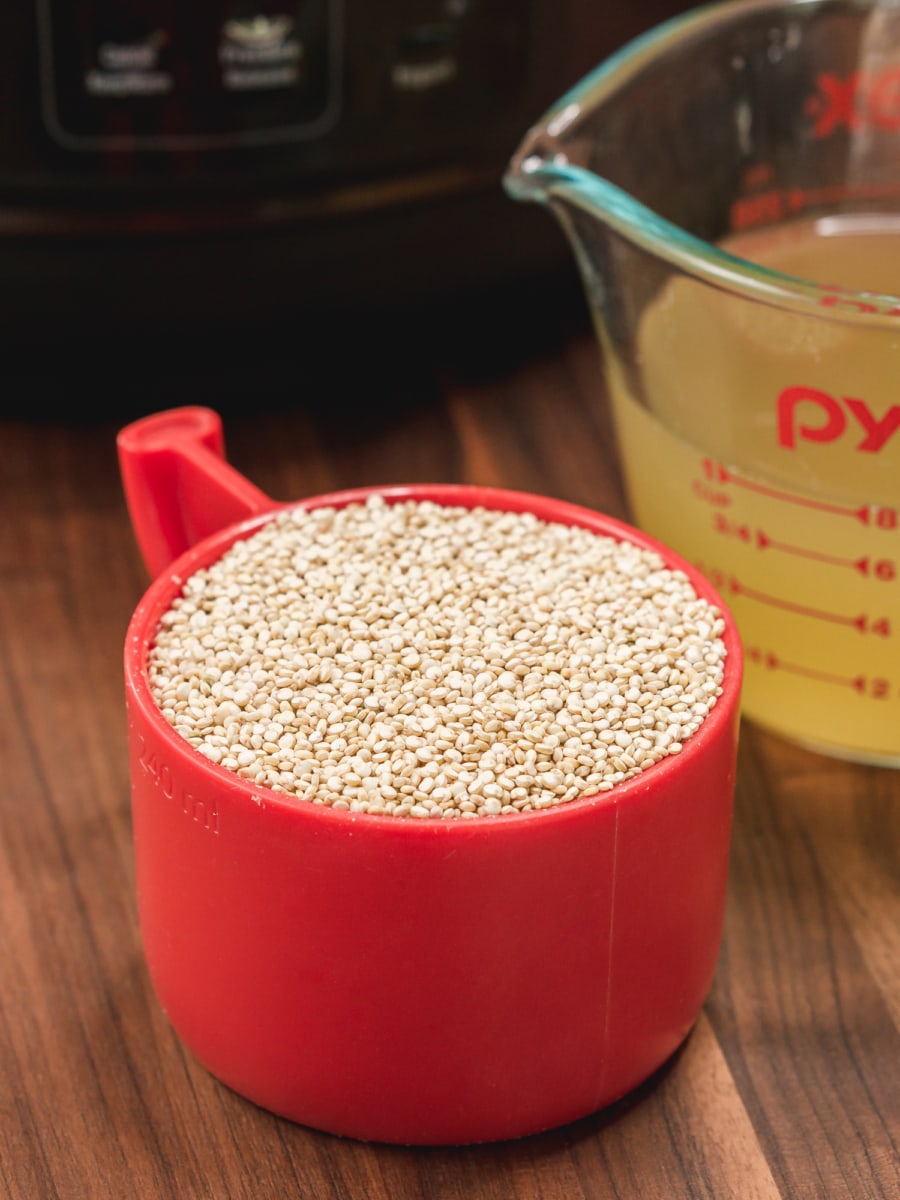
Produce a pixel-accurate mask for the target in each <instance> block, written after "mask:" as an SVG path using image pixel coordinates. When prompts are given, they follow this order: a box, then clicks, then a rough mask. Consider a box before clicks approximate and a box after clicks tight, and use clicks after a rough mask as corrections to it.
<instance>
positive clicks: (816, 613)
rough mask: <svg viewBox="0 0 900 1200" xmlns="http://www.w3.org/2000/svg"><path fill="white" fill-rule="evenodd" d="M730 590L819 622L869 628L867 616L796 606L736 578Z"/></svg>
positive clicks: (731, 581)
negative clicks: (845, 614) (846, 614)
mask: <svg viewBox="0 0 900 1200" xmlns="http://www.w3.org/2000/svg"><path fill="white" fill-rule="evenodd" d="M728 588H729V591H731V592H732V594H733V595H735V596H746V597H747V598H748V599H749V600H756V601H758V602H759V603H760V604H769V605H772V606H773V607H774V608H783V609H785V610H786V611H787V612H794V613H797V614H798V615H799V616H801V617H814V618H815V619H816V620H818V621H830V622H831V623H832V624H834V625H847V626H849V627H850V628H851V629H858V630H859V632H860V633H865V632H866V631H867V630H868V628H869V618H868V617H867V616H865V614H863V615H861V616H858V617H846V616H843V615H842V614H841V613H834V612H827V611H825V610H824V609H820V608H808V607H807V606H806V605H803V604H795V603H794V602H793V601H792V600H785V599H783V598H782V597H781V596H771V595H769V594H768V593H767V592H758V591H756V589H755V588H748V587H745V586H744V584H742V583H741V582H740V580H738V579H735V578H734V576H732V577H731V579H729V580H728Z"/></svg>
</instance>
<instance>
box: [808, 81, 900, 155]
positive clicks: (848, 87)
mask: <svg viewBox="0 0 900 1200" xmlns="http://www.w3.org/2000/svg"><path fill="white" fill-rule="evenodd" d="M816 88H817V91H816V92H814V93H813V95H812V96H811V97H810V98H809V101H808V102H807V112H808V113H809V114H810V115H811V116H812V117H813V118H814V122H815V123H814V125H813V137H815V138H825V137H828V136H829V135H830V134H832V133H834V132H835V130H837V129H840V128H841V127H845V128H846V129H848V130H857V129H861V128H863V127H864V126H865V125H872V126H874V127H875V128H877V129H894V130H896V129H900V67H887V68H885V70H883V71H878V72H875V73H873V74H862V73H861V72H859V71H854V72H853V74H852V75H847V76H845V77H844V78H841V77H840V76H838V75H833V74H831V73H829V72H823V73H822V74H821V75H819V76H818V77H817V78H816Z"/></svg>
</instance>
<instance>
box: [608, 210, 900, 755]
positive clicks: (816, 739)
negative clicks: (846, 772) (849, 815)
mask: <svg viewBox="0 0 900 1200" xmlns="http://www.w3.org/2000/svg"><path fill="white" fill-rule="evenodd" d="M725 248H726V249H730V250H731V251H732V252H733V253H736V254H738V255H740V256H741V257H745V258H751V259H753V260H754V261H756V262H759V263H762V264H764V265H769V266H772V267H775V268H776V269H778V270H781V271H784V272H786V273H788V274H793V275H797V276H800V277H804V278H807V279H810V280H814V281H816V282H819V283H823V284H827V285H835V286H842V287H844V288H862V287H865V288H866V289H867V290H868V291H870V292H880V293H884V294H887V295H890V294H893V293H897V292H900V221H898V220H893V221H891V220H890V219H889V218H880V219H878V220H877V221H876V220H873V219H869V220H867V221H858V220H851V219H843V218H842V219H840V220H838V219H837V218H833V219H830V220H829V221H827V222H819V223H818V224H813V223H805V224H798V225H795V226H793V227H790V228H787V227H783V228H781V229H779V230H776V231H768V232H767V233H755V234H751V235H741V236H740V237H737V238H735V239H733V240H731V241H729V242H728V243H726V246H725ZM835 300H836V303H835V307H834V311H839V310H840V305H841V303H845V301H842V300H841V297H840V293H837V292H836V293H835ZM896 328H897V333H896V334H894V333H893V331H892V329H891V330H888V331H885V330H884V329H883V328H882V329H880V330H872V329H863V328H861V327H860V326H859V325H852V324H850V323H842V322H836V321H833V320H816V319H815V318H809V317H805V316H799V315H795V314H792V313H784V312H780V311H778V310H776V309H773V308H767V307H765V306H763V305H760V304H758V303H753V302H750V301H747V300H743V299H741V298H739V297H734V296H731V295H727V294H725V293H722V292H719V291H716V290H715V289H712V288H710V287H708V286H706V285H702V284H699V283H697V282H695V281H693V280H690V279H687V278H678V279H675V280H673V281H672V282H671V283H670V284H669V285H668V286H667V288H666V289H664V291H663V292H662V293H661V294H660V295H659V296H658V297H657V298H656V299H655V300H654V301H653V303H652V304H651V306H650V307H649V308H648V309H647V310H646V312H645V313H644V315H643V318H642V321H641V324H640V328H639V334H638V355H639V360H638V364H637V366H638V372H639V374H640V377H641V378H642V381H643V383H642V386H643V389H644V396H643V400H644V403H643V404H641V403H639V402H638V400H637V399H636V398H635V396H634V394H633V391H632V387H631V386H630V385H629V384H628V382H627V381H626V373H625V372H624V371H623V369H622V368H621V366H620V364H619V363H618V362H617V360H616V358H615V355H614V353H612V352H610V353H609V354H608V357H607V366H608V373H609V379H610V390H611V396H612V403H613V409H614V416H615V421H616V427H617V434H618V438H619V443H620V449H621V454H622V461H623V468H624V473H625V480H626V485H627V488H628V492H629V498H630V503H631V509H632V518H633V520H634V522H635V523H636V524H637V525H639V526H641V527H642V528H644V529H645V530H647V531H648V532H649V533H651V534H652V535H653V536H655V537H657V538H658V539H659V540H660V541H663V542H665V543H666V544H668V545H670V546H672V547H673V548H674V549H676V550H677V551H679V553H681V554H682V555H683V556H684V557H685V558H687V559H688V560H689V561H691V562H693V563H695V564H696V565H697V566H698V567H699V568H700V569H701V570H702V571H703V572H704V573H705V574H706V575H707V576H708V577H709V578H710V579H711V580H712V581H713V583H714V584H716V585H717V586H718V588H719V590H720V592H721V594H722V597H723V599H724V601H725V603H726V604H727V605H728V607H729V608H730V609H731V611H732V613H733V614H734V617H735V619H736V621H737V624H738V628H739V631H740V633H741V638H742V641H743V644H744V651H745V658H746V669H745V684H744V712H745V714H746V715H747V716H748V717H749V718H751V719H752V720H755V721H757V722H759V723H760V724H763V725H765V726H767V727H769V728H771V729H773V730H775V731H777V732H779V733H781V734H782V735H784V736H787V737H789V738H792V739H794V740H797V741H801V742H803V743H805V744H807V745H810V746H813V747H816V748H818V749H822V750H824V751H826V752H828V753H832V754H836V755H841V756H845V757H850V758H856V759H861V760H864V761H871V762H884V763H892V764H900V591H898V589H900V314H898V316H897V325H896ZM601 336H602V331H601ZM895 406H898V407H897V408H896V410H895Z"/></svg>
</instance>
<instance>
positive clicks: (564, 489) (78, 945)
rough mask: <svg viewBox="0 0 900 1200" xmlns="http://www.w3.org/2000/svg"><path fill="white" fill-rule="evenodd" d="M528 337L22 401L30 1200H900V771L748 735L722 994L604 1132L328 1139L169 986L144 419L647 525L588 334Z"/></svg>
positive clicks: (8, 1098) (11, 546) (12, 1031)
mask: <svg viewBox="0 0 900 1200" xmlns="http://www.w3.org/2000/svg"><path fill="white" fill-rule="evenodd" d="M529 344H531V345H532V349H531V351H530V352H521V351H520V353H519V355H518V357H517V358H516V357H513V358H508V359H504V358H503V357H502V356H501V357H500V358H499V359H498V358H497V357H496V356H495V357H493V358H490V359H489V358H486V357H485V358H482V359H477V358H476V359H475V360H473V361H470V362H468V363H467V364H465V367H464V368H461V367H459V366H458V364H456V365H455V364H454V361H453V358H452V355H450V354H449V353H448V352H446V348H445V347H442V346H435V347H433V353H432V354H430V356H429V355H425V354H424V352H421V353H417V354H416V355H414V356H413V358H412V359H411V360H410V361H408V362H406V363H405V365H404V364H403V363H400V362H399V359H398V362H397V366H396V370H393V371H391V370H389V367H390V362H389V361H388V360H389V359H390V357H391V356H390V354H387V355H386V358H385V359H383V360H381V361H380V362H379V363H378V364H376V367H374V368H373V367H372V364H371V362H370V363H368V364H366V363H356V364H348V365H345V367H344V369H343V370H342V371H341V372H339V374H338V376H329V375H328V373H327V372H326V371H324V370H314V371H311V372H310V375H309V377H308V378H307V379H306V381H305V385H304V386H302V387H301V386H300V384H299V383H297V384H296V385H295V383H294V382H293V379H292V378H289V377H287V376H285V375H284V374H283V372H282V371H281V369H280V368H279V367H278V366H277V365H276V367H275V368H273V371H274V376H275V377H277V379H278V380H279V381H280V382H279V384H278V388H277V389H276V388H274V387H273V377H270V378H268V379H267V380H266V381H263V382H264V384H265V386H263V382H261V383H260V387H259V396H258V397H257V398H256V399H255V400H254V403H253V404H252V405H250V406H247V405H246V404H244V405H243V406H242V405H240V404H239V403H236V402H235V398H236V396H239V395H240V393H241V388H247V387H249V386H250V382H248V381H252V379H253V375H252V372H250V371H249V369H248V371H247V373H245V374H244V375H237V376H231V377H230V382H229V373H228V370H227V369H226V368H223V370H222V373H221V375H219V376H216V374H215V372H212V373H210V372H206V373H204V372H203V371H202V370H200V369H199V368H198V369H197V371H196V372H195V373H193V374H185V375H184V376H182V377H179V376H177V375H173V374H169V375H168V376H164V375H163V374H162V373H160V374H159V375H158V376H156V377H147V378H145V379H143V380H142V382H141V384H140V387H139V388H136V389H135V390H134V391H133V392H131V393H129V394H128V395H127V396H126V397H125V398H124V399H123V403H122V410H121V419H120V420H112V421H110V420H104V419H100V418H97V417H93V416H90V415H85V414H81V415H80V416H70V415H68V414H67V413H66V412H64V411H62V412H61V411H58V410H57V411H54V412H50V411H47V412H34V413H33V414H32V413H28V412H27V410H26V409H25V408H22V409H21V410H20V411H15V409H14V408H13V409H10V406H9V405H7V410H6V411H7V413H9V412H10V411H15V415H14V416H9V415H8V416H7V417H6V418H5V419H3V420H2V422H0V505H2V512H3V514H4V519H3V521H2V522H0V711H2V712H3V715H4V720H3V721H2V722H0V762H2V767H3V785H4V786H3V790H2V794H0V1081H2V1084H0V1196H2V1197H4V1200H34V1198H35V1197H37V1198H40V1200H43V1197H48V1198H49V1200H57V1198H58V1200H82V1198H85V1200H106V1198H110V1200H112V1198H115V1200H121V1198H122V1197H123V1196H128V1197H134V1198H135V1200H158V1198H159V1200H161V1198H163V1197H165V1198H169V1197H174V1196H177V1197H179V1200H193V1198H195V1197H196V1198H198V1200H199V1198H206V1197H209V1198H212V1197H216V1198H220V1197H228V1198H229V1200H231V1198H236V1200H243V1198H244V1197H246V1198H248V1200H249V1198H250V1197H252V1198H253V1200H268V1198H270V1197H271V1198H272V1200H274V1198H276V1197H283V1196H286V1195H292V1196H299V1197H304V1198H305V1197H309V1198H313V1197H315V1198H316V1200H356V1198H362V1197H365V1198H366V1200H463V1198H465V1200H613V1198H615V1200H622V1198H632V1197H635V1198H636V1197H639V1198H640V1200H657V1198H658V1200H681V1198H684V1200H699V1198H704V1200H705V1198H715V1200H722V1198H725V1197H732V1196H735V1197H737V1196H739V1197H741V1200H779V1198H783V1200H807V1198H810V1200H812V1198H813V1197H814V1198H815V1200H844V1198H845V1197H852V1200H893V1198H894V1197H896V1196H897V1195H900V1156H898V1141H897V1138H898V1134H897V1131H898V1129H900V1067H898V1064H900V773H896V772H892V771H890V770H878V769H875V768H867V767H861V766H856V765H852V764H846V763H835V762H832V761H830V760H826V759H823V758H820V757H819V756H817V755H814V754H811V753H808V752H807V751H805V750H802V749H800V748H797V747H793V746H790V745H788V744H786V743H783V742H781V741H780V740H779V739H777V738H775V737H773V736H771V735H769V734H767V733H765V732H763V731H762V730H759V729H755V728H752V727H749V726H746V727H745V729H744V733H743V737H742V750H741V760H740V772H739V779H738V789H737V814H736V825H735V835H734V847H733V861H732V875H731V884H730V894H729V906H728V913H727V921H726V929H725V939H724V944H723V950H722V956H721V959H720V964H719V969H718V971H717V975H716V979H715V983H714V987H713V990H712V993H711V995H710V997H709V1001H708V1003H707V1005H706V1007H705V1009H704V1013H703V1015H702V1016H701V1018H700V1020H699V1022H698V1024H697V1026H696V1028H695V1029H694V1031H693V1033H692V1034H691V1036H690V1038H689V1039H688V1041H687V1042H686V1044H685V1046H684V1047H683V1048H682V1050H681V1051H680V1052H679V1053H678V1054H677V1055H676V1056H675V1057H674V1059H673V1060H672V1061H671V1062H670V1063H669V1064H667V1065H666V1066H665V1067H664V1068H663V1069H662V1070H661V1071H660V1072H659V1073H658V1074H657V1076H656V1077H654V1078H653V1079H652V1080H650V1081H648V1083H647V1084H645V1085H644V1086H643V1087H641V1088H640V1089H638V1091H637V1092H636V1093H634V1094H633V1095H632V1096H629V1097H626V1098H625V1099H623V1100H622V1101H620V1102H619V1103H618V1104H616V1105H613V1106H612V1107H611V1108H610V1109H608V1110H606V1111H605V1112H602V1113H598V1114H596V1115H595V1116H593V1117H591V1118H588V1119H586V1120H584V1121H580V1122H578V1123H576V1124H575V1125H572V1126H568V1127H566V1128H564V1129H560V1130H553V1131H550V1132H548V1133H545V1134H542V1135H539V1136H536V1137H532V1138H527V1139H523V1140H521V1141H518V1142H510V1143H503V1144H499V1145H487V1146H471V1147H461V1148H442V1149H427V1148H426V1149H408V1148H403V1147H391V1146H377V1145H366V1144H363V1143H359V1142H353V1141H349V1140H343V1139H339V1138H335V1137H331V1136H329V1135H327V1134H323V1133H318V1132H316V1131H313V1130H308V1129H304V1128H301V1127H299V1126H296V1125H293V1124H291V1123H289V1122H286V1121H283V1120H281V1119H279V1118H276V1117H274V1116H272V1115H271V1114H268V1113H266V1112H263V1111H261V1110H259V1109H257V1108H255V1107H254V1106H253V1105H251V1104H249V1103H248V1102H246V1101H245V1100H243V1099H242V1098H241V1097H239V1096H237V1095H235V1094H233V1093H231V1092H230V1091H228V1090H227V1089H226V1088H224V1087H223V1086H221V1085H220V1084H219V1083H218V1082H217V1081H216V1080H214V1079H213V1078H212V1077H211V1076H209V1075H208V1073H207V1072H206V1071H205V1070H204V1069H203V1068H202V1067H201V1066H199V1065H198V1064H197V1063H196V1062H195V1061H194V1060H193V1059H192V1057H191V1056H190V1054H189V1053H188V1052H187V1051H186V1050H185V1049H184V1048H183V1047H182V1046H181V1044H180V1043H179V1041H178V1039H177V1037H176V1036H175V1035H174V1033H173V1032H172V1030H171V1029H170V1027H169V1025H168V1023H167V1020H166V1018H165V1015H164V1014H163V1012H162V1011H161V1009H160V1007H159V1004H158V1002H157V1000H156V998H155V996H154V994H153V991H152V989H151V986H150V983H149V979H148V977H147V973H146V968H145V964H144V960H143V955H142V949H141V943H140V935H139V930H138V924H137V916H136V904H135V895H134V877H133V869H132V860H131V843H130V837H131V829H130V813H129V799H128V772H127V760H126V750H125V729H124V704H123V684H122V677H121V652H122V642H123V638H124V633H125V628H126V626H127V622H128V619H129V616H130V614H131V612H132V610H133V608H134V606H135V604H136V603H137V601H138V599H139V598H140V596H141V594H142V592H143V590H144V588H145V587H146V585H147V582H148V580H147V577H146V574H145V571H144V568H143V564H142V563H141V561H140V559H139V556H138V554H137V550H136V547H135V545H134V541H133V537H132V534H131V530H130V527H129V524H128V520H127V515H126V512H125V508H124V501H123V498H122V495H121V489H120V483H119V478H118V471H117V464H116V459H115V449H114V444H115V433H116V431H117V429H118V427H119V425H120V424H124V423H125V421H127V420H128V419H130V418H131V417H132V416H133V415H135V414H136V413H138V412H142V411H151V410H152V409H153V408H162V407H168V406H169V405H170V404H173V403H185V402H199V403H208V404H212V405H213V406H214V407H220V410H221V411H223V416H224V419H225V427H226V439H227V443H228V450H229V457H230V459H231V461H232V462H233V463H234V464H235V465H236V466H237V467H238V468H239V469H240V470H242V471H243V472H244V473H245V474H246V475H247V476H248V477H249V478H251V479H252V480H253V481H254V482H255V483H256V484H257V485H258V486H259V487H261V488H262V489H263V490H265V491H266V492H267V493H268V494H269V495H271V496H272V497H273V499H277V500H290V499H294V498H299V497H301V496H305V495H310V494H314V493H317V492H321V491H325V490H329V489H331V488H336V487H343V486H350V485H354V484H365V483H379V482H391V481H399V480H408V481H417V480H435V481H441V480H459V481H468V482H478V483H483V484H491V485H498V486H509V487H515V488H521V489H525V490H531V491H542V492H546V493H549V494H552V495H555V496H559V497H562V498H564V499H567V500H571V501H574V502H577V503H581V504H586V505H591V506H593V507H598V508H603V509H605V510H606V511H608V512H611V513H613V514H614V515H617V516H623V515H627V514H626V510H625V504H624V500H623V496H622V490H621V483H620V478H619V474H618V468H617V464H616V455H615V446H614V439H613V436H612V432H611V427H610V424H609V414H608V412H607V410H606V407H605V404H604V399H603V389H602V385H601V383H600V376H599V358H598V353H597V350H596V348H595V346H594V344H593V341H592V340H591V338H590V336H589V335H588V334H587V332H586V331H581V332H578V333H576V334H575V335H573V336H571V337H569V336H563V337H560V338H559V340H558V341H557V342H555V343H554V341H553V338H552V337H550V338H549V339H545V340H544V341H543V342H537V341H535V342H534V343H529ZM367 365H368V367H369V368H371V369H370V370H369V371H368V372H367V369H366V367H367ZM335 380H337V382H335ZM26 383H27V380H24V379H23V380H22V382H21V386H22V387H23V389H24V388H25V385H26ZM220 384H221V387H220V386H219V385H220ZM329 388H330V389H332V390H331V391H329ZM21 395H22V396H23V397H24V396H25V395H26V392H25V391H24V390H23V392H22V393H21ZM220 400H221V402H222V403H221V405H220V404H219V401H220ZM23 403H24V401H23Z"/></svg>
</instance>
